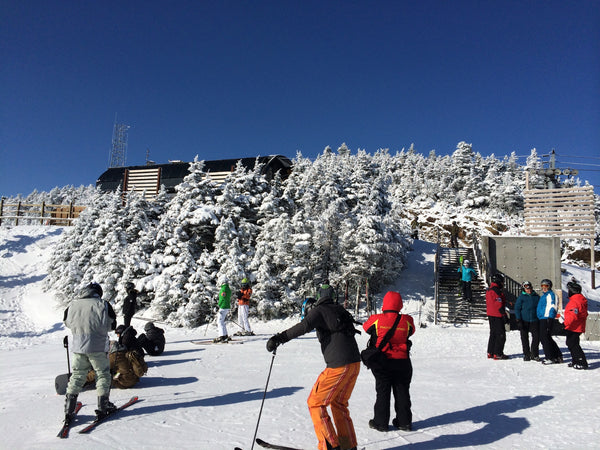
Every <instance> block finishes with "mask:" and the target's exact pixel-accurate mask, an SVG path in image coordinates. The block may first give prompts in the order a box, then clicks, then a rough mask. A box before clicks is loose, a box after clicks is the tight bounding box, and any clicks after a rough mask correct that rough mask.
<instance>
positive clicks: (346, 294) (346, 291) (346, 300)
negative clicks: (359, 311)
mask: <svg viewBox="0 0 600 450" xmlns="http://www.w3.org/2000/svg"><path fill="white" fill-rule="evenodd" d="M0 215H1V214H0ZM344 309H348V280H346V287H345V289H344Z"/></svg>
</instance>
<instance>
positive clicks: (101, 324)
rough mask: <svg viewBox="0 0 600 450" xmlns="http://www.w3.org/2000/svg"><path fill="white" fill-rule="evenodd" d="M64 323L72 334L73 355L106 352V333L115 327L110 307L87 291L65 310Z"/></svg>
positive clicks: (91, 291) (113, 315)
mask: <svg viewBox="0 0 600 450" xmlns="http://www.w3.org/2000/svg"><path fill="white" fill-rule="evenodd" d="M64 323H65V326H66V327H67V328H70V329H71V332H72V333H73V348H72V350H73V353H97V352H108V332H109V331H110V330H114V329H115V328H116V326H117V319H116V314H115V312H114V310H113V309H112V306H110V304H109V303H108V302H106V301H104V300H102V299H101V298H100V297H99V296H98V294H96V292H94V291H93V290H88V291H86V292H84V293H83V296H82V298H79V299H76V300H73V302H72V303H71V305H69V307H68V308H67V309H66V310H65V315H64Z"/></svg>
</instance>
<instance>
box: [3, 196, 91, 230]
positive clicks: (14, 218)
mask: <svg viewBox="0 0 600 450" xmlns="http://www.w3.org/2000/svg"><path fill="white" fill-rule="evenodd" d="M84 209H85V206H76V205H74V204H73V203H70V204H68V205H52V204H48V203H44V202H42V203H41V204H29V203H23V202H18V203H6V202H5V199H4V198H3V199H1V200H0V225H19V224H21V225H34V224H40V225H62V226H64V225H67V226H68V225H72V224H73V220H75V219H77V218H78V217H79V214H80V213H81V211H83V210H84Z"/></svg>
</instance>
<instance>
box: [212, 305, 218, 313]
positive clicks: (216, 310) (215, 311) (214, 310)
mask: <svg viewBox="0 0 600 450" xmlns="http://www.w3.org/2000/svg"><path fill="white" fill-rule="evenodd" d="M213 312H214V313H215V314H216V313H218V312H219V307H218V306H215V307H213Z"/></svg>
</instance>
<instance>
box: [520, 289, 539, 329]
mask: <svg viewBox="0 0 600 450" xmlns="http://www.w3.org/2000/svg"><path fill="white" fill-rule="evenodd" d="M539 301H540V296H539V295H538V294H537V292H535V291H531V294H528V293H527V292H521V295H519V298H517V302H516V303H515V317H516V319H517V320H523V321H525V322H537V320H538V317H537V306H538V303H539Z"/></svg>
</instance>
